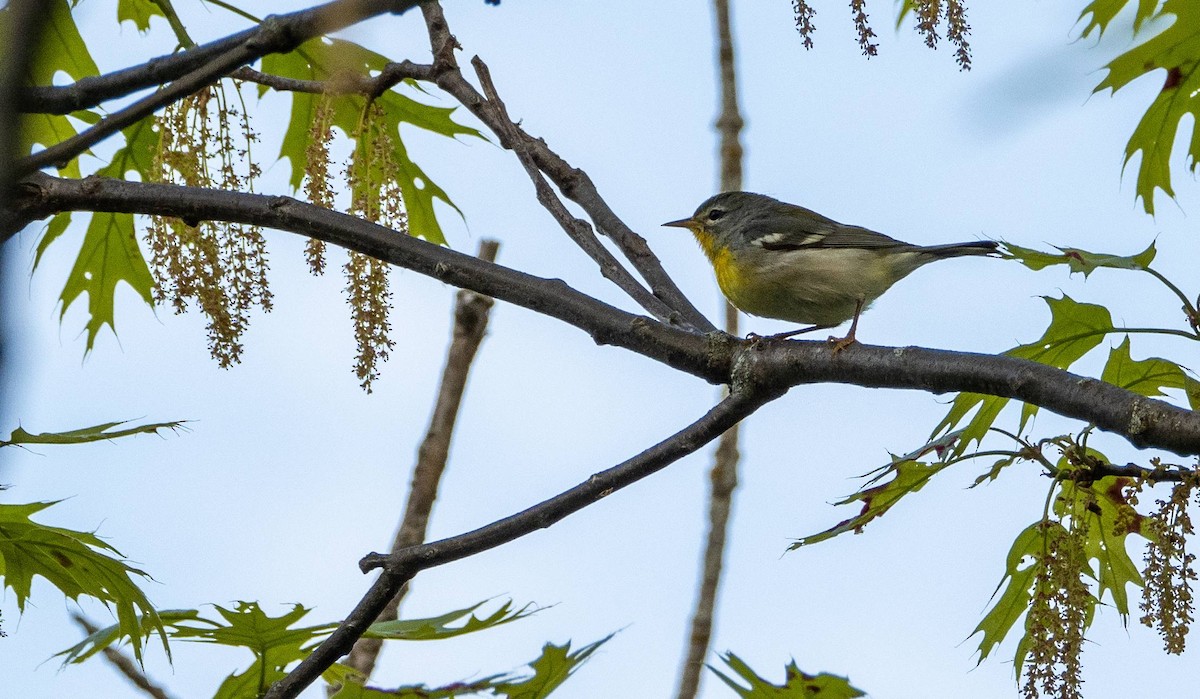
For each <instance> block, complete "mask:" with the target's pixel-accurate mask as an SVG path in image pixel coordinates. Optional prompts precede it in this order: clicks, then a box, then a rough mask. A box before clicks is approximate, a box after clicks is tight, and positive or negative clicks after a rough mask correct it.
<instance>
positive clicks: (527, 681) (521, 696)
mask: <svg viewBox="0 0 1200 699" xmlns="http://www.w3.org/2000/svg"><path fill="white" fill-rule="evenodd" d="M614 635H616V634H609V635H607V636H605V637H604V638H602V639H600V640H599V641H595V642H593V643H589V644H587V645H586V646H583V647H582V648H580V649H579V650H577V651H575V652H574V653H572V652H571V643H570V641H568V642H567V643H564V644H563V645H561V646H557V645H554V644H553V643H547V644H546V645H545V646H543V647H542V654H541V655H540V656H538V657H537V658H536V659H535V660H533V661H532V662H530V663H529V666H530V667H531V668H533V676H532V677H528V678H524V679H520V680H515V681H504V682H497V683H496V688H495V690H494V691H495V692H496V696H504V697H508V699H544V698H545V697H548V696H550V693H551V692H553V691H554V690H555V689H557V688H558V687H559V686H560V685H562V683H563V682H566V681H567V679H568V678H570V677H571V675H572V674H574V672H575V671H576V670H578V669H579V667H580V666H581V665H582V664H583V663H584V662H585V661H586V660H587V659H588V658H589V657H591V655H592V653H595V652H596V650H597V649H598V648H599V647H600V646H602V645H604V644H605V643H607V642H608V641H609V639H611V638H612V637H613V636H614Z"/></svg>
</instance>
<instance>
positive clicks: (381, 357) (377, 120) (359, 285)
mask: <svg viewBox="0 0 1200 699" xmlns="http://www.w3.org/2000/svg"><path fill="white" fill-rule="evenodd" d="M385 124H386V120H385V118H384V114H383V108H382V107H381V106H380V105H379V104H378V103H374V102H373V103H371V104H370V105H369V106H368V107H367V109H366V110H364V112H363V116H362V119H361V121H360V124H359V132H358V134H357V135H356V147H355V149H354V154H353V155H352V156H351V160H350V163H349V164H348V165H347V168H346V180H347V182H348V183H349V185H350V191H351V193H352V195H351V202H350V213H353V214H357V215H358V216H361V217H362V218H364V219H366V220H368V221H373V222H375V223H378V224H380V225H382V226H387V227H388V228H391V229H392V230H394V231H396V233H397V234H398V235H408V215H407V214H406V213H405V210H404V200H403V199H402V198H401V196H400V186H399V184H397V182H396V173H397V172H398V167H397V163H396V161H395V156H394V153H395V142H394V141H393V140H392V139H393V138H394V137H396V135H393V134H391V133H388V129H387V128H386V126H385ZM345 271H346V289H347V293H348V297H347V301H348V303H349V304H350V309H351V315H352V317H353V320H354V339H355V341H356V343H357V346H358V353H357V356H356V357H355V365H354V373H355V375H356V376H358V379H359V381H360V382H361V383H362V387H363V388H364V389H366V391H367V392H368V393H370V392H371V385H372V383H373V382H374V381H375V379H377V378H379V364H380V363H381V362H382V361H385V360H386V359H387V358H388V352H389V351H390V350H391V349H392V347H394V346H395V342H393V341H392V340H391V338H390V337H389V332H390V331H391V323H390V321H389V320H388V314H389V311H390V310H391V297H392V294H391V291H390V290H389V288H388V265H387V263H386V262H382V261H380V260H376V259H374V258H371V257H367V256H365V255H360V254H358V253H354V252H352V253H350V260H349V261H348V262H347V263H346V266H345Z"/></svg>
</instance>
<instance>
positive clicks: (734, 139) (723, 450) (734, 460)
mask: <svg viewBox="0 0 1200 699" xmlns="http://www.w3.org/2000/svg"><path fill="white" fill-rule="evenodd" d="M713 9H714V12H715V14H716V20H717V67H718V71H719V74H720V78H721V113H720V116H718V117H717V122H716V127H717V133H718V134H719V137H720V144H721V145H720V165H721V191H725V192H728V191H732V190H738V189H741V188H742V143H741V140H740V136H741V132H742V127H743V125H744V121H743V120H742V115H741V113H740V111H739V110H738V100H737V74H736V72H735V70H734V57H733V32H732V30H731V28H730V13H729V0H714V4H713ZM725 332H727V333H729V334H730V335H734V336H737V335H738V334H739V331H738V310H737V309H736V308H734V306H733V304H731V303H729V301H726V302H725ZM738 429H739V425H734V426H733V427H731V428H729V429H728V430H727V431H726V432H725V433H724V434H722V435H721V439H720V441H719V442H718V443H717V449H716V453H715V454H714V456H713V467H712V471H711V472H710V474H709V480H710V484H711V490H710V492H709V501H708V539H707V541H706V542H705V545H704V563H703V569H702V571H701V574H700V589H699V591H698V592H697V595H696V608H695V611H694V612H693V614H692V624H691V632H690V634H689V637H688V648H687V655H686V656H685V658H684V661H683V665H682V667H680V670H679V691H678V694H677V695H676V696H677V697H678V699H692V698H693V697H695V696H696V694H697V692H699V690H700V675H701V673H702V672H703V670H704V658H705V656H707V655H708V648H709V644H710V642H711V641H712V629H713V615H714V610H715V609H716V604H717V590H718V588H719V586H720V583H721V567H722V564H723V562H724V557H725V540H726V534H727V531H728V528H729V515H730V511H731V510H732V509H733V491H734V489H735V488H737V481H738V477H737V465H738V458H739V454H738Z"/></svg>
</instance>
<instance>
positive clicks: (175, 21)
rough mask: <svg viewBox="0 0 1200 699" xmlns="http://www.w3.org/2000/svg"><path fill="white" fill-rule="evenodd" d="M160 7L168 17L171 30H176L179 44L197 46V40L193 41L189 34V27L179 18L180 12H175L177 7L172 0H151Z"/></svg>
mask: <svg viewBox="0 0 1200 699" xmlns="http://www.w3.org/2000/svg"><path fill="white" fill-rule="evenodd" d="M150 2H153V3H154V4H155V5H157V6H158V9H160V10H162V13H163V16H164V17H166V18H167V23H168V24H170V25H171V31H173V32H175V38H176V39H179V45H180V46H182V47H183V48H185V49H190V48H195V47H196V42H195V41H192V37H190V36H188V32H187V28H186V27H184V26H183V22H182V21H181V20H180V19H179V14H178V13H177V12H175V7H174V6H173V5H171V0H150Z"/></svg>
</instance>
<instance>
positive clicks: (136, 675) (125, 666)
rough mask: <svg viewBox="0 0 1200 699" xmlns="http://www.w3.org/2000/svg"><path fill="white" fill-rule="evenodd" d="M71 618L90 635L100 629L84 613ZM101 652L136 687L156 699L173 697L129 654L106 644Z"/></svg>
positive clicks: (72, 614) (72, 615)
mask: <svg viewBox="0 0 1200 699" xmlns="http://www.w3.org/2000/svg"><path fill="white" fill-rule="evenodd" d="M71 619H72V620H74V621H75V623H76V624H79V626H80V628H82V629H83V630H84V632H85V633H87V634H88V635H91V634H94V633H96V631H97V630H99V627H97V626H96V625H95V624H93V623H92V622H90V621H88V620H87V618H86V617H84V616H83V615H82V614H78V613H75V612H72V613H71ZM100 652H101V653H103V654H104V658H105V659H106V660H108V662H110V663H112V665H113V667H115V668H116V669H117V672H120V673H121V674H122V675H125V679H127V680H129V683H130V684H132V685H133V686H134V687H137V688H138V689H140V690H142V691H143V692H145V693H146V694H149V695H150V696H152V697H154V699H173V698H172V696H171V695H170V694H168V693H167V691H166V690H165V689H163V688H162V687H159V686H158V685H157V684H155V683H154V682H153V681H151V680H150V678H149V677H147V676H146V673H144V672H142V670H141V668H140V667H139V666H138V664H137V663H136V662H134V661H133V660H132V659H130V658H129V656H127V655H125V654H124V653H122V652H121V651H119V650H117V649H116V648H113V647H112V646H106V647H105V648H104V649H103V650H101V651H100Z"/></svg>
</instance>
